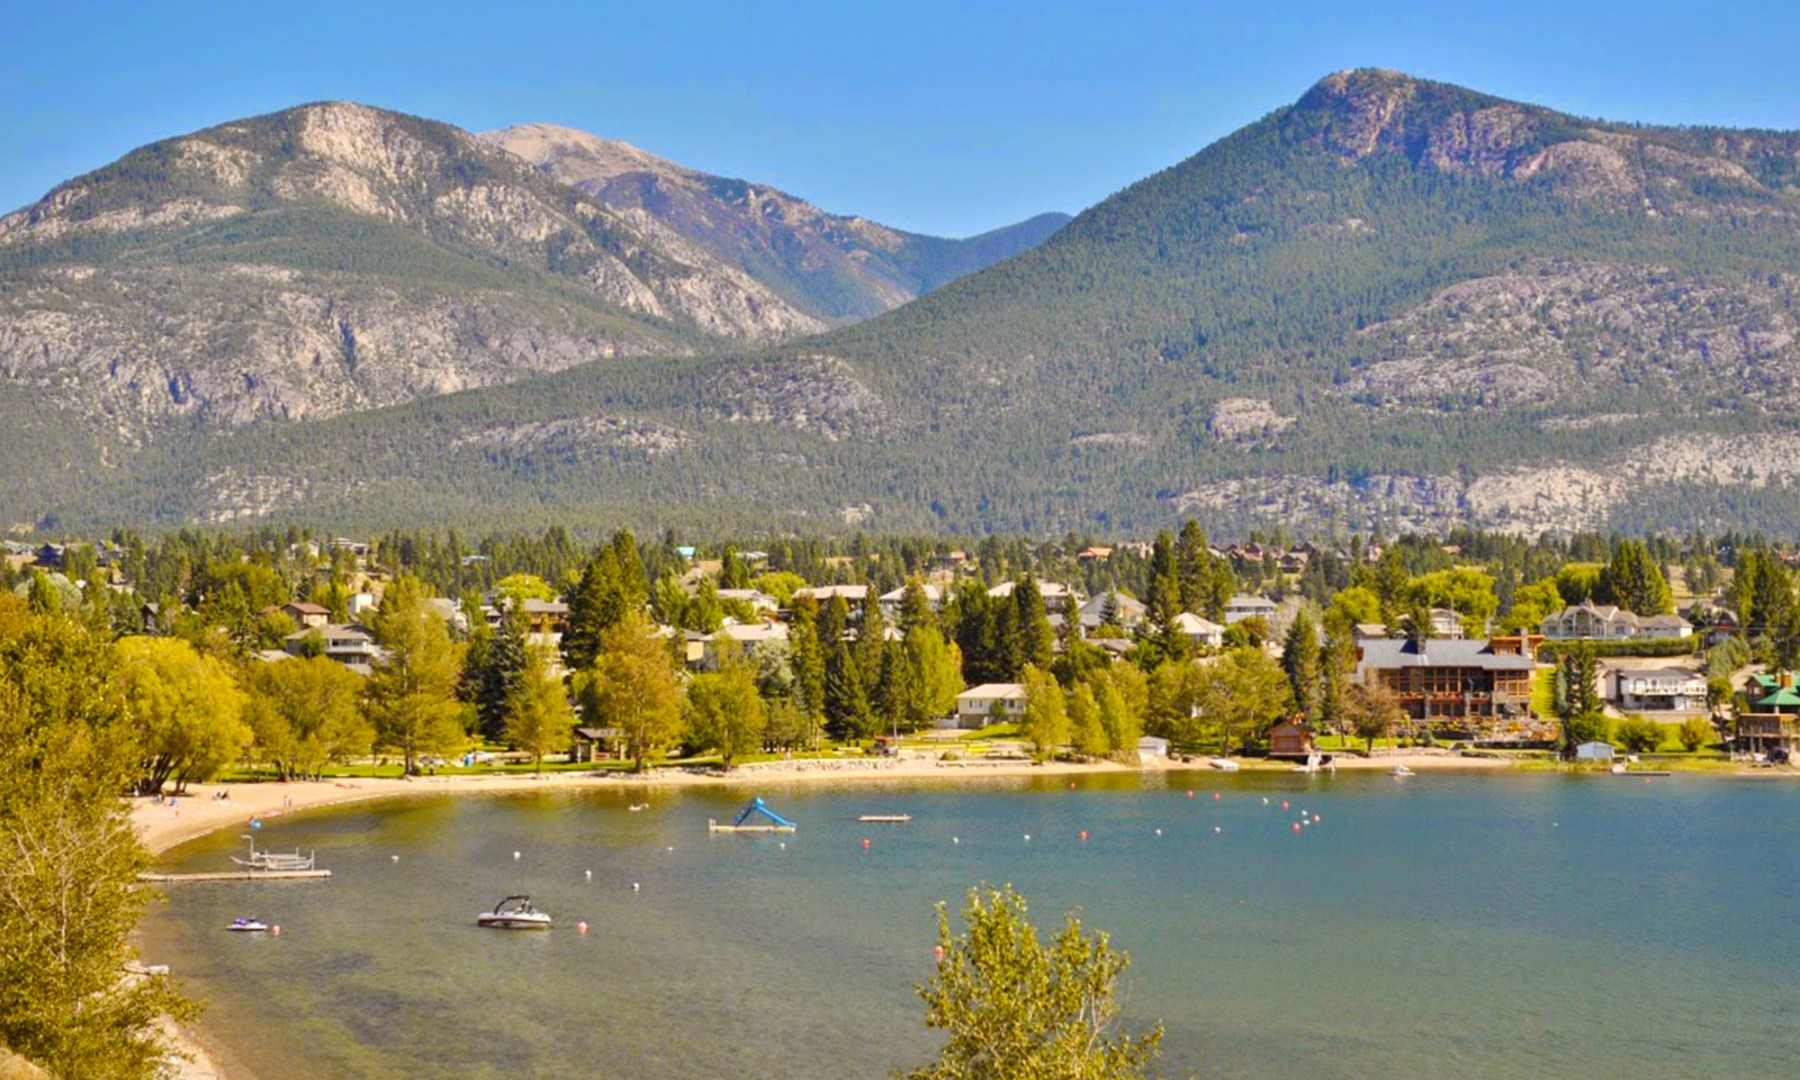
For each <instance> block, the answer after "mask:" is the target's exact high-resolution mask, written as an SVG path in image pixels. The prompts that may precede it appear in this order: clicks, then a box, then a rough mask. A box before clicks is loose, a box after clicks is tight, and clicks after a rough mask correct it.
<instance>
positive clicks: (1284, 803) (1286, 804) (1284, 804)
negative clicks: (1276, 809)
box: [1281, 799, 1288, 810]
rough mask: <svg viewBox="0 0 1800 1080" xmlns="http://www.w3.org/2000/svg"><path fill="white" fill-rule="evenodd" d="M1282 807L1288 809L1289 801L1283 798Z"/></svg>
mask: <svg viewBox="0 0 1800 1080" xmlns="http://www.w3.org/2000/svg"><path fill="white" fill-rule="evenodd" d="M1281 808H1282V809H1283V810H1286V809H1287V808H1288V801H1287V800H1286V799H1283V800H1281Z"/></svg>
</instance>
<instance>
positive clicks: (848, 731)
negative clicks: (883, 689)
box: [825, 641, 869, 741]
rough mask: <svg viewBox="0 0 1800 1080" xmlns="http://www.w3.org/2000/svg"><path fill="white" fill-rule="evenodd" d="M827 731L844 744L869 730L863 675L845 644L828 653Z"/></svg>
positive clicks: (826, 656)
mask: <svg viewBox="0 0 1800 1080" xmlns="http://www.w3.org/2000/svg"><path fill="white" fill-rule="evenodd" d="M825 730H826V731H827V732H828V733H829V734H830V735H831V737H832V738H834V739H838V740H840V741H849V740H853V739H860V738H862V737H863V736H864V735H865V734H866V733H867V732H868V730H869V698H868V694H867V692H866V691H865V690H864V689H863V682H862V673H861V672H860V671H859V670H858V668H857V666H856V658H855V657H854V656H852V655H851V653H850V649H849V648H848V647H847V646H845V644H844V643H843V642H841V641H840V642H838V643H837V644H836V646H834V647H832V648H831V649H830V650H829V651H828V652H827V653H826V654H825Z"/></svg>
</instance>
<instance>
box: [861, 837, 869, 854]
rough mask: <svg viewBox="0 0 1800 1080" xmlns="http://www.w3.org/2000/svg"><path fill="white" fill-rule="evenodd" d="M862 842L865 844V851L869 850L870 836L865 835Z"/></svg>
mask: <svg viewBox="0 0 1800 1080" xmlns="http://www.w3.org/2000/svg"><path fill="white" fill-rule="evenodd" d="M862 844H863V850H864V851H867V850H868V849H869V838H868V837H866V836H865V837H863V842H862Z"/></svg>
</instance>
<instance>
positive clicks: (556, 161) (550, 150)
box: [476, 124, 703, 187]
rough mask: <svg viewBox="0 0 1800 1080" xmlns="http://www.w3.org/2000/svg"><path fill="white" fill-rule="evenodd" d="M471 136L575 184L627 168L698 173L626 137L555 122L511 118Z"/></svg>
mask: <svg viewBox="0 0 1800 1080" xmlns="http://www.w3.org/2000/svg"><path fill="white" fill-rule="evenodd" d="M476 138H478V139H480V140H481V141H482V142H483V143H486V144H487V145H489V146H493V147H497V148H499V149H501V150H505V151H506V152H507V153H509V154H512V155H514V156H515V157H518V158H520V159H522V160H524V161H525V162H526V163H527V164H530V165H532V166H534V167H536V168H538V169H540V170H542V171H543V172H545V173H546V174H548V175H550V176H551V177H553V178H555V179H557V180H560V181H562V182H563V183H566V184H570V185H572V186H575V187H583V186H584V185H599V184H604V183H605V182H607V181H609V180H613V179H615V178H617V177H620V176H624V175H626V174H628V173H651V174H653V175H656V176H661V177H666V178H674V177H681V178H687V179H698V178H699V177H701V176H702V175H703V174H701V173H699V172H696V171H695V170H693V169H689V168H687V167H686V166H682V165H677V164H675V163H674V162H673V161H669V160H666V159H664V158H659V157H657V156H656V155H655V154H651V153H647V152H645V151H643V150H640V149H638V148H637V147H635V146H633V145H631V144H630V143H628V142H622V141H620V140H618V139H603V138H601V137H600V136H598V135H591V134H589V133H588V132H585V131H577V130H575V129H574V128H567V127H561V126H559V125H557V124H515V125H513V126H512V127H507V128H501V129H499V130H498V131H485V132H482V133H481V134H480V135H478V136H476Z"/></svg>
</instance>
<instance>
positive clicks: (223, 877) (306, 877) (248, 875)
mask: <svg viewBox="0 0 1800 1080" xmlns="http://www.w3.org/2000/svg"><path fill="white" fill-rule="evenodd" d="M330 876H331V871H329V870H218V871H214V872H211V873H203V874H156V873H143V874H139V875H138V880H139V881H142V882H147V883H149V884H152V885H170V884H178V883H181V882H188V881H320V880H323V879H324V878H328V877H330Z"/></svg>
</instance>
